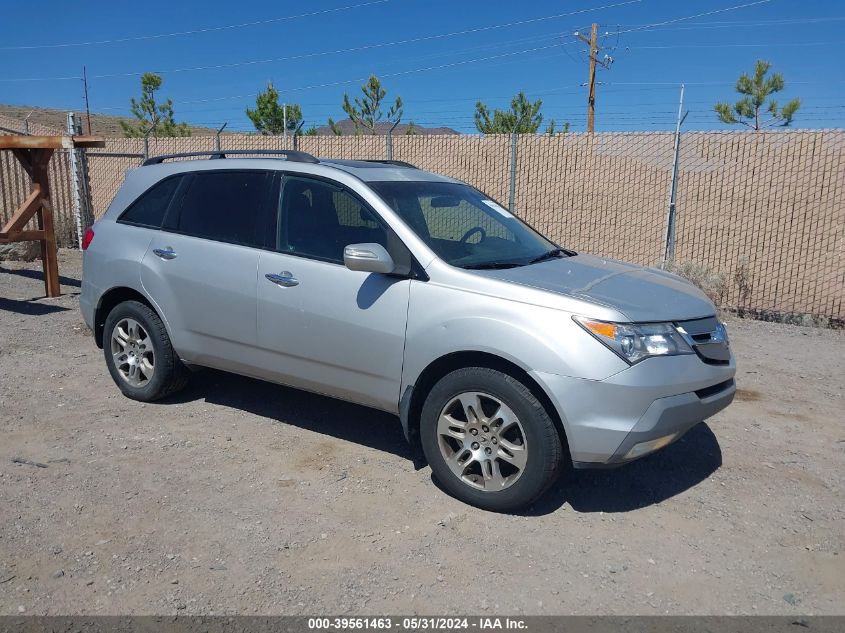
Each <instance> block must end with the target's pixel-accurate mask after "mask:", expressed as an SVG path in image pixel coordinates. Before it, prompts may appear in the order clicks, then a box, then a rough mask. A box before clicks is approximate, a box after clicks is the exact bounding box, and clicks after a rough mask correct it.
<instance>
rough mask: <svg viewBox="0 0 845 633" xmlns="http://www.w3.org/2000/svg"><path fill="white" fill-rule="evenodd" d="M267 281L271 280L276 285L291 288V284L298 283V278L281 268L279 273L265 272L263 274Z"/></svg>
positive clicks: (295, 284)
mask: <svg viewBox="0 0 845 633" xmlns="http://www.w3.org/2000/svg"><path fill="white" fill-rule="evenodd" d="M264 276H265V277H266V278H267V279H268V280H269V281H272V282H273V283H274V284H276V285H277V286H283V287H285V288H291V287H293V286H298V285H299V279H297V278H296V277H294V276H293V274H292V273H290V272H289V271H287V270H283V271H282V272H281V273H280V274H278V275H274V274H273V273H267V274H266V275H264Z"/></svg>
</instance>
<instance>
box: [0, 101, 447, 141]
mask: <svg viewBox="0 0 845 633" xmlns="http://www.w3.org/2000/svg"><path fill="white" fill-rule="evenodd" d="M30 112H32V115H31V116H30V117H29V120H30V122H31V123H35V124H41V125H48V126H50V127H53V128H57V129H59V130H64V129H65V128H66V126H67V112H66V111H65V110H56V109H53V108H39V107H36V106H20V105H3V104H0V116H6V117H9V118H11V119H16V120H18V121H20V126H19V127H20V131H23V120H24V118H25V117H26V116H27V115H28V114H29V113H30ZM76 114H77V117H78V118H79V120H80V121H81V122H82V130H83V132H85V133H86V134H87V133H88V127H87V119H86V118H85V113H84V112H83V113H80V112H77V113H76ZM121 120H124V121H128V120H129V119H127V118H126V117H120V116H113V115H111V114H95V113H93V112H92V113H91V133H92V134H98V135H100V136H106V137H116V136H117V137H122V136H123V130H121V128H120V121H121ZM337 124H338V126H339V127H340V129H341V130H343V134H344V136H352V135H354V134H355V124H354V123H352V121H351V120H349V119H344V120H342V121H338V123H337ZM0 125H5V124H2V123H0ZM189 125H190V124H189ZM376 129H377V130H378V133H379V134H387V131H388V130H389V129H390V125H389V124H387V123H380V124H378V125H377V126H376ZM414 129H415V130H416V132H417V134H459V132H457V131H456V130H453V129H452V128H450V127H423V126H422V125H416V124H415V125H414ZM407 131H408V125H407V124H405V123H400V124H399V125H397V126H396V129H395V130H394V131H393V133H394V135H396V136H401V135H403V134H405V133H406V132H407ZM3 133H4V132H3V131H2V130H0V134H3ZM191 133H192V134H193V135H194V136H213V135H214V134H215V133H216V130H213V129H212V128H207V127H200V126H195V125H192V126H191ZM317 134H319V135H321V136H328V135H331V134H333V132H332V131H331V130H330V129H329V126H328V125H321V126H320V127H318V128H317Z"/></svg>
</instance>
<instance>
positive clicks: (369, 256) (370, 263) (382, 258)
mask: <svg viewBox="0 0 845 633" xmlns="http://www.w3.org/2000/svg"><path fill="white" fill-rule="evenodd" d="M343 263H344V264H345V265H346V267H347V268H348V269H349V270H358V271H361V272H364V273H382V274H385V275H389V274H390V273H392V272H393V271H394V270H396V264H395V263H394V262H393V258H392V257H391V256H390V253H388V252H387V250H386V249H385V248H384V246H382V245H381V244H350V245H349V246H347V247H346V248H344V249H343Z"/></svg>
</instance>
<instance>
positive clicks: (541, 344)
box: [80, 151, 735, 511]
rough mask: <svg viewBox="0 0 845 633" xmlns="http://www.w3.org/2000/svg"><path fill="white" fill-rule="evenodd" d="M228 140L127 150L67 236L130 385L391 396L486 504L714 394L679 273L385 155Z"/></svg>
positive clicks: (437, 469)
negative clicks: (129, 163)
mask: <svg viewBox="0 0 845 633" xmlns="http://www.w3.org/2000/svg"><path fill="white" fill-rule="evenodd" d="M237 154H238V152H225V154H224V153H219V152H218V153H208V154H205V155H203V156H205V157H208V158H210V159H209V160H172V159H179V158H187V157H190V158H194V159H197V158H201V156H199V155H195V154H191V155H184V154H181V155H180V154H176V155H170V156H162V157H157V158H153V159H150V160H148V161H146V162H145V164H144V166H142V167H140V168H138V169H135V170H133V171H131V172H130V173H129V174H128V175H127V177H126V182H125V183H124V185H123V186H122V188H121V189H120V191H119V192H118V194H117V196H116V197H115V199H114V201H113V202H112V204H111V206H110V207H109V209H108V211H107V212H106V213H105V215H104V216H103V218H102V219H100V220H99V221H98V222H97V223H96V224H95V225H94V226H93V227H92V228H91V229H89V230H88V232H87V235H86V236H85V243H84V246H85V256H84V274H83V280H82V294H81V297H80V305H81V308H82V313H83V315H84V318H85V322H86V323H87V324H88V327H90V328H91V330H92V331H93V333H94V337H95V340H96V343H97V345H98V346H100V347H102V348H103V349H104V353H105V361H106V365H107V366H108V369H109V372H110V373H111V375H112V378H113V379H114V381H115V383H116V384H117V386H118V387H119V388H120V390H121V391H122V392H123V393H124V394H125V395H126V396H128V397H130V398H134V399H136V400H142V401H151V400H157V399H159V398H163V397H165V396H168V395H170V394H173V393H174V392H176V391H178V390H179V389H181V388H182V387H183V386H184V385H185V383H186V381H187V380H188V376H189V375H190V371H189V369H190V368H194V367H200V366H203V367H214V368H217V369H222V370H225V371H230V372H234V373H238V374H244V375H247V376H253V377H256V378H261V379H264V380H269V381H273V382H276V383H282V384H285V385H290V386H293V387H297V388H299V389H306V390H309V391H313V392H317V393H321V394H326V395H328V396H333V397H335V398H341V399H343V400H348V401H351V402H357V403H359V404H363V405H367V406H370V407H373V408H376V409H381V410H384V411H388V412H390V413H394V414H396V415H398V417H399V420H400V422H401V424H402V428H403V430H404V432H405V436H406V437H407V438H408V440H409V441H411V442H412V443H414V444H416V445H421V447H422V450H423V451H424V453H425V456H426V459H427V461H428V463H429V464H430V465H431V468H432V471H433V474H434V476H435V477H436V478H437V479H438V480H439V482H440V483H441V484H442V486H443V487H444V488H445V489H447V490H448V491H449V492H450V493H452V494H453V495H454V496H456V497H458V498H460V499H462V500H463V501H466V502H468V503H470V504H473V505H476V506H479V507H482V508H486V509H490V510H498V511H510V510H515V509H518V508H520V507H523V506H525V505H527V504H530V503H531V502H532V501H534V500H535V499H536V498H537V497H538V496H539V495H540V494H541V493H542V492H543V491H544V490H545V489H546V488H547V487H548V486H549V485H550V484H551V483H552V482H553V481H554V479H555V477H556V476H557V475H558V473H559V471H560V470H561V469H562V468H563V467H566V466H570V465H572V466H575V467H576V468H583V467H600V466H609V465H617V464H622V463H625V462H628V461H631V460H633V459H636V458H639V457H642V456H643V455H646V454H648V453H651V452H652V451H655V450H657V449H659V448H661V447H663V446H666V445H667V444H669V443H670V442H672V441H674V440H676V439H678V438H679V437H680V436H681V435H683V434H684V433H685V432H686V431H687V430H688V429H690V428H691V427H692V426H694V425H695V424H697V423H698V422H700V421H702V420H703V419H705V418H707V417H709V416H712V415H713V414H715V413H716V412H717V411H719V410H721V409H723V408H724V407H726V406H727V405H728V404H729V403H730V402H731V400H732V399H733V396H734V391H735V387H734V373H735V364H734V360H733V357H732V354H731V351H730V348H729V343H728V337H727V334H726V332H725V328H724V326H723V325H722V323H720V322H719V321H718V320H717V318H716V316H715V314H716V311H715V308H714V306H713V304H712V303H711V302H710V301H709V300H708V299H707V297H706V296H705V295H704V294H703V293H701V292H700V291H699V290H698V289H696V288H695V287H693V286H692V285H690V284H689V283H687V282H686V281H684V280H683V279H680V278H679V277H676V276H674V275H670V274H668V273H665V272H662V271H659V270H655V269H651V268H643V267H641V266H634V265H630V264H624V263H621V262H617V261H612V260H608V259H603V258H599V257H593V256H590V255H583V254H577V253H575V252H573V251H571V250H568V249H566V248H561V247H559V246H558V245H557V244H554V243H552V242H551V241H549V240H548V239H546V238H545V237H543V236H542V235H540V234H539V233H538V232H537V231H535V230H534V229H532V228H531V227H530V226H528V225H526V224H525V223H524V222H522V221H521V220H520V219H518V218H517V217H515V216H514V215H512V214H511V213H509V212H508V211H507V210H506V209H504V208H503V207H502V206H501V205H500V204H498V203H497V202H496V201H494V200H492V199H491V198H490V197H488V196H486V195H484V194H483V193H481V192H479V191H477V190H476V189H474V188H472V187H471V186H469V185H467V184H464V183H462V182H459V181H457V180H453V179H452V178H447V177H445V176H440V175H437V174H433V173H430V172H426V171H422V170H419V169H416V168H414V167H413V166H411V165H407V164H404V163H399V162H395V161H393V162H391V161H380V162H370V161H349V160H327V159H320V160H318V159H316V158H314V157H313V156H310V155H308V154H304V153H302V152H272V156H260V157H249V158H247V157H243V156H240V157H237ZM249 154H250V155H256V154H259V152H254V151H250V152H249ZM280 156H283V157H284V158H285V160H280Z"/></svg>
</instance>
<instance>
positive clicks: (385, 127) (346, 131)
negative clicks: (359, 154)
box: [317, 119, 460, 136]
mask: <svg viewBox="0 0 845 633" xmlns="http://www.w3.org/2000/svg"><path fill="white" fill-rule="evenodd" d="M336 125H337V126H338V127H339V128H340V129H341V130H342V131H343V135H344V136H353V135H354V134H355V124H354V123H353V122H352V120H351V119H343V120H342V121H338V122H337V123H336ZM391 125H392V124H390V123H377V124H376V132H378V133H379V134H387V132H388V131H389V130H390V127H391ZM414 130H416V133H417V134H423V135H424V134H460V132H458V131H457V130H453V129H452V128H450V127H423V126H422V125H417V124H416V123H414ZM407 131H408V125H407V124H406V123H400V124H399V125H397V126H396V129H395V130H393V135H394V136H402V135H403V134H405V133H406V132H407ZM317 134H318V135H319V136H330V135H332V134H334V132H332V130H331V128H330V127H329V126H328V125H321V126H319V127H318V128H317Z"/></svg>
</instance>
